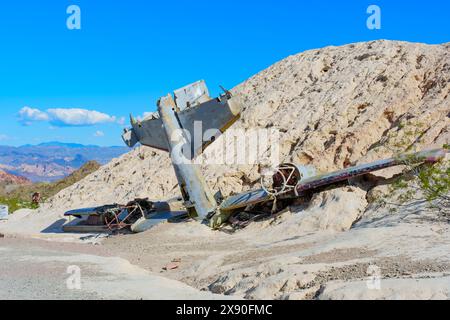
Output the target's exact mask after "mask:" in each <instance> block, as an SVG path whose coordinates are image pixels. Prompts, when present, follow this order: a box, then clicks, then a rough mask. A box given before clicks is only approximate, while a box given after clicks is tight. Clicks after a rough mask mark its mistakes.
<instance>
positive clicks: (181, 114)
mask: <svg viewBox="0 0 450 320" xmlns="http://www.w3.org/2000/svg"><path fill="white" fill-rule="evenodd" d="M174 96H175V101H176V104H177V116H178V119H179V121H180V125H181V127H182V128H183V129H185V130H187V131H188V132H189V133H190V143H191V151H193V153H192V154H193V155H198V154H199V153H201V152H203V150H204V149H205V148H206V147H207V146H208V145H209V144H211V143H212V142H214V141H215V140H216V139H217V138H218V136H220V135H221V134H222V133H223V132H224V131H225V130H226V129H228V128H229V127H230V126H231V125H232V124H233V123H234V122H236V120H238V119H239V117H240V113H241V110H242V106H241V103H240V101H239V98H238V97H236V96H233V95H232V94H231V93H230V92H228V91H225V94H223V95H221V96H220V97H218V98H215V99H211V98H209V93H208V90H207V88H206V85H205V84H204V82H203V81H198V82H196V83H194V84H192V85H189V86H186V87H184V88H181V89H179V90H176V91H175V93H174ZM131 125H132V128H130V129H126V130H125V132H124V134H123V135H122V138H123V140H124V142H125V143H126V145H128V146H129V147H130V148H131V147H133V146H134V145H136V144H137V143H138V142H140V143H141V144H142V145H145V146H149V147H152V148H156V149H160V150H164V151H169V145H168V142H167V138H166V136H165V132H164V128H163V123H162V120H161V119H160V118H159V115H158V114H152V115H150V116H148V117H147V118H145V119H144V120H142V121H136V120H134V119H133V118H131ZM197 141H200V142H201V143H198V145H197V144H195V143H196V142H197Z"/></svg>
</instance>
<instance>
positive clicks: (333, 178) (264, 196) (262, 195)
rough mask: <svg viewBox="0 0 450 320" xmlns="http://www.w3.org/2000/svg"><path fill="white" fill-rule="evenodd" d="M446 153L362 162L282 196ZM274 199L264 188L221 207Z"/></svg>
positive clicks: (304, 183) (313, 179)
mask: <svg viewBox="0 0 450 320" xmlns="http://www.w3.org/2000/svg"><path fill="white" fill-rule="evenodd" d="M445 155H446V151H445V150H443V149H437V150H429V151H422V152H418V153H413V154H409V155H401V156H399V157H395V158H390V159H385V160H378V161H375V162H372V163H368V164H362V165H358V166H354V167H350V168H346V169H343V170H339V171H335V172H331V173H327V174H322V175H317V176H314V177H311V178H307V179H304V180H301V181H300V182H299V183H298V184H297V186H296V187H295V189H293V190H292V191H291V192H290V193H287V194H283V195H282V198H297V197H299V196H300V195H301V194H302V193H303V192H305V191H308V190H313V189H316V188H319V187H324V186H328V185H333V184H335V183H338V182H341V181H345V180H348V179H350V178H354V177H358V176H362V175H364V174H367V173H370V172H374V171H378V170H381V169H385V168H389V167H393V166H397V165H403V164H413V163H421V162H430V163H434V162H437V161H439V160H440V159H442V158H444V157H445ZM273 199H274V196H273V195H270V194H269V193H267V191H265V190H264V189H258V190H253V191H248V192H244V193H241V194H237V195H234V196H231V197H229V198H227V199H226V200H225V201H224V202H222V204H221V206H220V209H221V210H222V211H233V210H236V209H240V208H245V207H247V206H249V205H255V204H258V203H263V202H266V201H269V200H273Z"/></svg>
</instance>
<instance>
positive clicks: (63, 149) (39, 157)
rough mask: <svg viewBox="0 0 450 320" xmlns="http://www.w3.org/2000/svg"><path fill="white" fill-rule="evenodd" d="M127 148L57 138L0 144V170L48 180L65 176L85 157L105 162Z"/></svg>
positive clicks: (35, 179)
mask: <svg viewBox="0 0 450 320" xmlns="http://www.w3.org/2000/svg"><path fill="white" fill-rule="evenodd" d="M128 151H129V149H128V148H127V147H99V146H95V145H82V144H76V143H63V142H57V141H54V142H46V143H41V144H39V145H24V146H20V147H11V146H0V170H2V171H4V172H6V173H8V174H11V175H15V176H19V177H25V178H27V179H29V180H31V181H32V182H43V181H49V182H51V181H55V180H59V179H62V178H64V177H66V176H68V175H69V174H71V173H72V172H74V171H75V170H77V169H79V168H80V167H81V166H83V165H84V164H85V163H86V162H88V161H91V160H94V161H96V162H98V163H100V164H106V163H108V162H109V161H111V160H112V159H113V158H117V157H119V156H121V155H122V154H124V153H126V152H128Z"/></svg>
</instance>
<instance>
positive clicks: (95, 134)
mask: <svg viewBox="0 0 450 320" xmlns="http://www.w3.org/2000/svg"><path fill="white" fill-rule="evenodd" d="M104 136H105V133H104V132H103V131H100V130H97V131H96V132H95V133H94V137H98V138H100V137H104Z"/></svg>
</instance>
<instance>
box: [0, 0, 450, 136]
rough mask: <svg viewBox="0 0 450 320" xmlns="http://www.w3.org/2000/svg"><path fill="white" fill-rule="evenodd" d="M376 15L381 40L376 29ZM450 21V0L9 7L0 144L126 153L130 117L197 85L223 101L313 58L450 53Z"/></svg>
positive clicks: (2, 49)
mask: <svg viewBox="0 0 450 320" xmlns="http://www.w3.org/2000/svg"><path fill="white" fill-rule="evenodd" d="M371 4H376V5H378V6H379V7H380V8H381V26H382V28H381V30H369V29H368V28H367V27H366V20H367V18H368V16H369V15H368V14H367V13H366V10H367V7H368V6H369V5H371ZM69 5H78V6H79V7H80V8H81V30H69V29H68V28H67V26H66V19H67V18H68V16H69V15H68V14H67V13H66V9H67V7H68V6H69ZM449 21H450V3H449V1H447V0H429V1H425V2H424V1H411V0H409V1H407V0H395V1H392V0H391V1H385V0H382V1H380V0H371V1H365V0H354V1H352V0H347V1H326V0H322V1H300V0H297V1H294V0H278V1H275V0H273V1H272V0H259V1H242V0H241V1H234V0H232V1H214V0H210V1H203V0H196V1H172V0H166V1H158V2H157V1H144V0H142V1H138V0H127V1H122V0H116V1H104V0H95V1H93V0H68V1H66V0H58V1H55V0H39V1H38V0H35V1H30V0H29V1H24V0H15V1H2V3H1V4H0V41H1V42H0V119H1V126H0V144H7V145H22V144H27V143H32V144H35V143H40V142H44V141H52V140H59V141H65V142H77V143H84V144H98V145H121V140H120V134H121V131H122V128H123V125H122V121H121V118H122V117H126V118H127V117H128V114H129V113H130V112H131V113H133V114H135V115H140V114H143V113H144V112H148V111H154V110H155V101H156V100H157V98H158V97H159V96H162V95H164V94H166V93H168V92H172V91H173V90H174V89H177V88H179V87H181V86H184V85H186V84H189V83H191V82H194V81H196V80H199V79H204V80H206V82H207V84H208V86H209V87H210V89H212V90H211V91H212V92H213V93H214V94H217V93H218V92H219V90H218V86H219V85H223V86H225V87H229V88H232V87H234V86H235V85H237V84H239V83H240V82H242V81H244V80H246V79H247V78H249V77H250V76H252V75H253V74H255V73H257V72H259V71H261V70H263V69H264V68H266V67H268V66H270V65H271V64H273V63H274V62H276V61H279V60H281V59H283V58H285V57H287V56H288V55H291V54H296V53H299V52H302V51H304V50H307V49H313V48H319V47H324V46H327V45H342V44H347V43H352V42H359V41H368V40H373V39H392V40H406V41H414V42H425V43H431V44H436V43H443V42H450V32H449V31H450V23H449ZM25 106H27V107H28V108H29V109H26V110H25V111H26V112H24V111H23V108H24V107H25ZM73 108H76V109H83V110H89V111H93V110H95V111H97V112H98V113H97V115H99V114H101V115H102V116H101V117H100V118H101V119H103V120H102V121H91V122H89V121H88V122H87V123H86V122H78V123H77V122H75V124H78V125H76V126H74V125H73V122H71V121H69V120H67V117H66V118H65V117H64V115H66V116H67V114H66V113H65V112H64V110H65V109H73ZM20 110H22V120H21V119H20V115H19V112H20ZM29 110H34V113H32V112H31V111H29ZM36 110H39V112H41V113H40V114H36V112H37V111H36ZM84 112H85V111H84ZM79 113H80V112H79ZM87 115H92V114H90V113H89V114H85V113H83V112H81V114H80V117H82V118H83V117H86V116H87ZM27 116H28V117H30V116H33V117H34V118H33V119H35V120H36V119H39V120H40V121H26V117H27ZM94 118H95V117H94ZM94 118H93V119H94ZM71 119H72V118H71ZM83 119H84V118H83ZM95 119H97V118H95ZM66 120H67V121H66ZM126 121H127V122H128V119H127V120H126Z"/></svg>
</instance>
